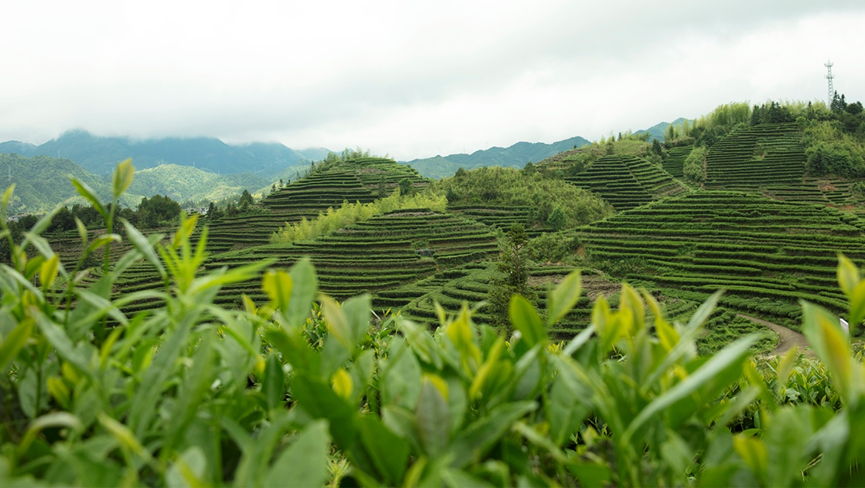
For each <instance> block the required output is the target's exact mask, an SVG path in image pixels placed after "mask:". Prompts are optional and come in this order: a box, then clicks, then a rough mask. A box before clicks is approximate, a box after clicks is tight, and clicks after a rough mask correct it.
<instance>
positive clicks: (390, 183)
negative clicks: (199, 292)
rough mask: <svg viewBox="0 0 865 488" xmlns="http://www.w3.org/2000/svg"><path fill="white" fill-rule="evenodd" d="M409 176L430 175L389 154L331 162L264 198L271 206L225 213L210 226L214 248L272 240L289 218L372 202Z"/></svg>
mask: <svg viewBox="0 0 865 488" xmlns="http://www.w3.org/2000/svg"><path fill="white" fill-rule="evenodd" d="M404 178H408V179H410V180H411V181H412V182H413V185H414V186H415V187H419V188H420V187H423V186H426V184H427V180H426V179H425V178H423V177H422V176H420V174H418V172H417V171H415V170H414V168H411V167H410V166H405V165H402V164H399V163H397V162H396V161H393V160H390V159H384V158H359V159H352V160H349V161H344V162H338V163H334V164H331V165H329V166H327V167H325V168H323V169H321V170H317V171H315V172H313V173H311V174H309V175H308V176H305V177H303V178H301V179H300V180H297V181H294V182H292V183H291V184H289V185H288V186H286V187H285V188H283V189H281V190H279V191H276V192H274V193H271V194H270V195H268V196H267V198H265V199H263V200H262V201H261V204H260V205H261V207H263V208H264V209H265V210H266V212H264V213H261V214H255V215H243V216H238V217H224V218H222V219H220V220H219V221H218V222H215V223H213V224H211V226H210V239H209V242H208V244H209V248H210V249H211V250H212V251H213V252H226V251H230V250H236V249H242V248H245V247H252V246H260V245H264V244H267V243H268V242H270V236H271V234H273V233H274V232H275V231H276V230H277V229H279V228H280V227H282V226H284V225H285V224H286V222H292V223H293V222H300V220H301V219H303V218H304V217H306V218H307V219H313V218H315V217H317V216H318V214H319V213H320V212H325V211H327V209H328V207H334V208H336V207H339V206H340V205H342V203H343V202H345V201H347V202H350V203H354V202H361V203H369V202H372V201H373V200H376V199H377V198H379V197H380V195H381V190H382V188H383V189H384V191H385V193H387V194H390V193H391V192H392V191H393V190H394V189H395V188H396V187H397V186H398V185H399V182H400V181H401V180H402V179H404Z"/></svg>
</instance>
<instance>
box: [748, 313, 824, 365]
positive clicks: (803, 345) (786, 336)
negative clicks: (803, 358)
mask: <svg viewBox="0 0 865 488" xmlns="http://www.w3.org/2000/svg"><path fill="white" fill-rule="evenodd" d="M736 315H738V316H739V317H742V318H743V319H748V320H750V321H751V322H756V323H758V324H761V325H765V326H766V327H768V328H770V329H772V330H774V331H775V332H777V333H778V347H777V348H775V354H778V355H781V354H784V353H785V352H787V351H788V350H790V348H792V347H793V346H796V347H798V348H799V351H801V352H803V353H805V354H806V355H808V356H813V355H814V353H813V352H811V349H809V348H808V339H806V338H805V336H803V335H802V334H800V333H798V332H796V331H795V330H790V329H788V328H786V327H784V326H783V325H778V324H773V323H772V322H768V321H766V320H763V319H758V318H757V317H751V316H750V315H745V314H742V313H740V314H736Z"/></svg>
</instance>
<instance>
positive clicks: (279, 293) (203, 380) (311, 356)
mask: <svg viewBox="0 0 865 488" xmlns="http://www.w3.org/2000/svg"><path fill="white" fill-rule="evenodd" d="M129 168H131V165H130V166H128V167H126V168H121V169H120V170H118V172H119V173H120V174H119V176H116V177H115V179H114V189H115V198H116V195H119V194H120V193H122V191H123V189H125V188H126V187H128V181H131V172H130V173H129V175H130V176H128V177H127V175H126V173H125V172H127V171H129ZM127 180H128V181H127ZM77 186H78V188H79V190H80V191H81V192H82V193H87V192H88V189H87V188H86V187H84V186H83V185H81V184H80V183H78V184H77ZM11 193H12V191H11V188H10V189H9V190H7V191H6V193H5V195H4V198H3V206H2V212H0V213H3V215H2V217H3V221H4V222H5V207H6V203H7V202H8V201H9V198H10V195H11ZM107 217H108V218H109V219H110V218H112V217H113V216H111V215H107ZM50 219H51V215H50V214H49V215H48V216H46V217H45V218H43V219H41V220H40V221H39V222H38V223H37V224H36V225H35V226H34V227H33V229H32V230H31V231H30V232H28V233H26V234H25V235H24V239H23V241H22V242H20V243H11V247H12V262H11V263H10V264H8V265H6V264H3V265H0V266H2V269H3V273H0V290H2V295H0V297H2V298H0V370H2V372H3V374H2V376H0V394H2V398H0V417H2V419H3V422H2V424H0V425H2V428H0V482H2V483H3V485H5V486H48V485H83V486H114V485H124V486H126V485H147V486H166V485H167V486H208V485H209V486H221V485H236V486H277V485H278V486H316V485H323V484H325V483H333V484H342V485H347V486H348V485H354V484H359V485H364V486H380V485H406V486H414V485H446V486H470V485H471V486H474V485H478V486H487V485H494V486H512V485H539V484H546V485H550V484H559V485H568V486H575V485H592V486H596V485H632V486H642V485H651V486H657V485H666V486H673V485H676V486H680V485H698V486H720V485H763V486H791V485H818V486H829V485H833V486H835V485H838V486H840V485H853V484H861V483H862V481H863V480H862V474H861V473H860V471H859V469H858V466H859V465H858V460H859V459H860V458H861V456H862V455H863V454H865V443H863V442H862V441H861V439H862V436H861V435H858V434H859V432H862V430H863V428H865V416H863V413H865V412H863V409H865V401H863V396H865V374H863V366H862V364H861V362H860V361H859V358H858V357H855V356H854V355H853V353H852V351H851V346H850V343H849V340H848V338H847V336H846V335H845V333H844V331H843V330H842V329H841V327H840V326H839V324H838V319H837V318H836V317H835V316H833V315H830V314H829V313H827V312H826V311H824V310H823V309H821V308H819V307H818V306H815V305H812V304H809V303H807V302H803V303H802V307H803V326H802V328H803V330H804V332H805V334H806V336H807V337H808V339H809V341H810V343H811V344H812V346H813V349H814V352H815V353H816V354H817V356H818V357H819V358H820V359H821V360H822V361H823V363H822V364H819V363H816V362H814V363H812V362H810V361H809V360H801V361H800V360H799V359H798V356H797V354H796V353H795V352H793V353H791V354H787V355H785V356H784V357H783V358H781V359H780V360H777V361H773V362H770V363H769V364H768V365H767V366H766V367H764V368H763V370H762V371H761V370H760V369H759V368H757V367H756V366H755V363H754V362H753V361H752V360H750V359H749V353H748V349H749V347H750V346H751V345H752V344H753V343H754V341H755V340H756V338H755V337H753V336H747V337H744V338H742V339H739V340H737V341H735V342H733V343H732V344H730V345H728V346H727V347H725V348H723V349H721V350H720V351H718V352H717V353H716V354H714V355H713V356H710V357H700V356H698V355H697V352H696V343H695V340H696V338H697V336H698V335H699V334H700V332H701V329H702V327H703V323H704V322H705V321H706V319H707V318H708V317H709V316H710V315H711V313H712V310H713V308H714V306H715V304H716V303H717V302H718V300H719V297H720V294H719V293H716V294H715V295H713V296H712V297H711V298H710V299H709V300H708V301H707V302H706V303H704V304H703V305H702V306H701V307H699V309H698V310H697V311H696V312H695V313H694V315H693V317H692V318H691V319H690V320H689V321H688V323H687V324H684V325H683V324H680V323H672V324H671V323H669V322H668V321H667V320H666V319H665V318H664V315H663V313H662V311H661V308H660V306H659V304H658V303H657V302H656V301H655V300H654V298H652V296H651V295H649V294H648V293H640V292H638V291H636V290H634V289H633V288H631V287H630V286H627V285H624V286H623V288H622V291H621V296H620V300H619V307H618V309H617V310H613V309H611V307H610V306H609V304H608V303H607V301H606V300H605V299H604V298H599V299H598V300H597V301H596V303H595V305H594V309H593V312H592V318H591V324H590V325H589V326H588V327H587V328H586V329H585V330H583V331H582V332H580V333H579V334H578V335H577V336H575V337H574V338H573V339H572V340H570V341H568V342H566V343H555V342H552V341H550V340H549V339H548V335H547V331H548V329H549V328H550V327H551V326H553V325H554V324H556V323H557V321H559V320H560V319H561V318H562V317H564V316H565V314H567V313H568V311H569V310H570V309H571V308H572V307H573V306H574V305H575V304H576V303H577V301H578V300H579V297H580V277H579V274H572V275H570V276H568V277H567V278H566V279H565V280H563V281H562V283H560V284H559V285H557V286H556V287H555V288H554V289H552V290H551V291H550V292H549V293H547V295H546V296H547V304H546V313H545V314H544V316H543V317H542V316H541V315H540V314H539V313H538V312H537V311H536V310H535V308H534V307H533V306H532V305H531V304H529V303H528V302H527V301H526V300H525V299H524V298H522V297H520V296H518V295H515V296H514V297H513V298H512V299H511V301H510V305H509V316H510V319H511V325H512V330H511V331H510V332H508V333H507V334H501V333H497V332H496V331H495V330H494V329H492V328H490V327H488V326H485V325H480V326H479V325H477V324H475V323H474V321H473V320H472V311H471V309H470V308H469V307H468V305H465V306H464V307H463V308H462V310H461V311H460V312H459V313H458V314H456V315H455V316H447V315H446V314H445V312H444V311H443V310H442V309H441V308H439V309H438V313H439V321H440V326H439V327H438V328H437V329H436V330H434V331H430V330H427V329H426V328H422V327H419V326H417V325H415V324H414V323H412V322H411V321H408V320H405V319H402V318H401V317H399V316H396V317H386V318H384V319H383V320H376V321H373V320H372V319H373V318H374V317H372V316H371V314H370V297H369V296H368V295H362V296H359V297H355V298H351V299H349V300H346V301H345V302H344V303H342V304H339V303H337V302H336V301H334V300H332V299H330V298H328V297H327V296H324V295H317V278H316V274H315V271H314V269H313V267H312V266H311V265H310V263H309V261H307V260H300V261H298V262H297V263H296V264H294V265H293V266H292V268H291V269H290V270H288V271H285V270H281V269H268V266H270V264H271V263H270V262H268V261H266V260H264V261H260V262H254V263H250V264H248V265H245V266H240V267H237V268H233V269H228V268H220V269H217V270H211V271H209V272H206V273H202V272H201V271H200V269H201V267H202V263H203V262H204V261H205V260H206V257H207V253H206V250H205V243H206V240H207V231H206V229H205V230H203V231H202V233H201V237H200V239H198V241H197V244H196V245H192V244H191V243H190V239H189V237H190V234H191V233H192V231H193V229H194V227H195V225H196V218H195V217H184V218H182V219H181V224H180V226H179V229H178V230H177V232H176V234H175V235H174V236H173V237H172V238H171V239H169V240H167V241H165V243H163V242H162V237H163V236H159V235H156V236H151V237H145V236H143V235H142V234H141V233H140V232H139V231H138V230H136V229H135V228H134V227H132V226H131V225H129V224H128V223H125V222H124V223H123V225H124V228H125V230H126V234H125V235H126V239H128V240H129V241H130V243H131V244H132V250H131V251H129V252H128V253H126V254H125V255H124V256H123V257H121V258H120V259H119V260H118V261H117V262H116V263H114V265H113V266H112V267H111V268H110V269H109V270H108V272H106V273H104V274H103V276H102V277H101V278H100V279H99V280H98V281H96V282H94V283H92V284H89V285H87V286H84V285H83V284H82V283H84V282H83V281H82V279H83V276H82V273H80V272H79V270H77V269H74V270H68V269H65V267H64V266H63V265H62V264H61V263H60V261H59V259H58V258H57V255H56V254H54V253H53V251H52V250H51V248H50V246H48V245H47V242H46V241H45V240H44V239H43V238H42V237H41V236H40V234H41V233H42V232H43V231H44V229H45V228H47V226H48V225H49V224H50ZM109 228H110V226H109ZM83 235H84V236H85V237H86V233H85V234H83ZM0 237H2V238H4V239H5V238H7V237H9V236H8V229H6V228H5V227H4V229H3V231H2V233H0ZM120 239H121V237H120V236H119V235H114V234H106V235H103V236H100V237H98V238H96V239H94V240H93V241H92V242H88V243H86V245H85V246H84V247H85V249H86V250H87V253H86V254H89V253H92V252H95V251H98V250H100V249H101V248H102V247H104V246H106V245H107V244H108V243H111V242H117V241H118V240H120ZM85 257H86V255H85V256H83V257H82V259H84V258H85ZM142 260H143V261H145V262H147V263H149V264H150V265H151V266H152V267H153V268H154V269H155V270H156V271H157V272H158V273H159V274H160V276H162V277H163V281H164V287H163V288H162V289H159V290H145V291H140V292H135V293H131V294H129V295H127V296H120V297H119V298H115V299H111V288H112V284H113V283H114V282H116V281H117V280H118V279H119V278H120V277H121V276H122V275H123V274H124V272H125V271H126V270H127V269H129V267H130V266H131V265H132V264H133V263H135V262H139V261H142ZM838 278H839V282H840V285H841V289H842V291H843V292H844V294H845V295H846V296H847V297H848V298H849V300H850V304H851V305H850V309H849V320H850V323H853V324H858V323H860V322H861V321H862V320H863V318H865V281H863V280H862V279H861V278H860V276H859V272H858V270H857V269H856V267H855V266H854V265H853V264H852V263H851V262H850V261H848V260H847V259H846V258H843V257H842V258H841V260H840V264H839V267H838ZM253 279H254V280H258V281H260V283H261V289H262V290H263V291H264V292H265V294H266V296H267V297H268V299H267V303H262V304H258V305H257V304H255V303H253V301H252V300H250V299H245V300H244V309H243V310H229V309H225V308H223V307H220V306H217V305H214V304H213V299H214V297H215V296H216V293H217V292H218V290H219V289H220V288H221V287H222V286H224V285H227V284H231V283H238V282H242V281H248V280H253ZM146 297H158V298H159V299H161V300H164V302H165V306H164V307H162V308H159V309H156V310H151V311H146V312H142V313H138V314H136V315H134V316H127V315H125V314H124V313H122V312H121V309H122V308H123V306H124V304H125V303H129V302H131V301H134V300H137V299H141V298H146ZM316 301H317V303H316ZM650 323H651V324H652V325H651V326H650V325H649V324H650ZM797 361H799V362H797ZM812 379H814V380H816V381H814V380H812Z"/></svg>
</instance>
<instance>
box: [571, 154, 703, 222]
mask: <svg viewBox="0 0 865 488" xmlns="http://www.w3.org/2000/svg"><path fill="white" fill-rule="evenodd" d="M565 181H567V182H569V183H571V184H573V185H576V186H578V187H580V188H585V189H586V190H591V191H593V192H596V193H598V194H599V195H601V197H602V198H603V199H604V200H606V201H608V202H610V204H611V205H612V206H613V207H615V209H616V210H619V211H622V210H628V209H632V208H635V207H639V206H640V205H645V204H647V203H649V202H651V201H652V200H656V199H658V198H662V197H666V196H671V195H678V194H680V193H683V192H686V191H687V188H686V187H685V186H684V185H683V184H682V183H681V182H679V181H677V180H674V179H673V177H672V176H670V174H669V173H667V172H666V171H664V170H663V169H661V168H659V167H657V166H655V165H654V164H652V163H649V162H648V161H646V160H645V159H642V158H638V157H636V156H630V155H618V156H604V157H602V158H600V159H598V160H597V161H595V162H594V163H593V164H592V165H591V166H590V167H589V168H588V169H586V170H585V171H583V172H581V173H579V174H577V175H576V176H569V177H566V178H565Z"/></svg>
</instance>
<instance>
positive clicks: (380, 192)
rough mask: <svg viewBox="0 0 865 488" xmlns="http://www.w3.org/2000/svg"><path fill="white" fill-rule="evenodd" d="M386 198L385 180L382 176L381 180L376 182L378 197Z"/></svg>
mask: <svg viewBox="0 0 865 488" xmlns="http://www.w3.org/2000/svg"><path fill="white" fill-rule="evenodd" d="M386 196H387V180H385V178H384V175H382V177H381V179H380V180H378V197H379V198H385V197H386Z"/></svg>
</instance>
